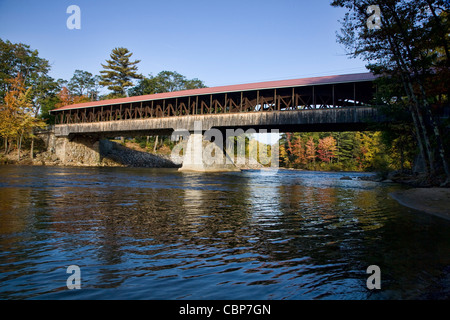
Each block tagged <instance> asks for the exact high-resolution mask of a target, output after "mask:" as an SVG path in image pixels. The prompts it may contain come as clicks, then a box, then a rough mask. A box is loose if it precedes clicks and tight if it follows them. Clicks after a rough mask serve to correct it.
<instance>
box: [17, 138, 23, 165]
mask: <svg viewBox="0 0 450 320" xmlns="http://www.w3.org/2000/svg"><path fill="white" fill-rule="evenodd" d="M22 137H23V133H21V134H20V138H19V141H17V161H20V150H21V148H22Z"/></svg>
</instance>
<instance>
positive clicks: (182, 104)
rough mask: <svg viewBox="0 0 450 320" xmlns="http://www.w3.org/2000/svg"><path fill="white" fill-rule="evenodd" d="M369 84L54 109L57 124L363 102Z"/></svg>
mask: <svg viewBox="0 0 450 320" xmlns="http://www.w3.org/2000/svg"><path fill="white" fill-rule="evenodd" d="M372 86H373V84H372V82H370V81H368V82H357V83H342V84H333V85H316V86H305V87H291V88H274V89H264V90H253V91H240V92H228V93H217V94H207V95H199V96H189V97H178V98H168V99H161V100H152V101H142V102H134V103H126V104H120V105H109V106H99V107H90V108H81V109H69V110H65V111H64V110H63V111H59V112H57V114H56V124H74V123H94V122H105V121H123V120H131V119H134V120H137V119H152V118H165V117H174V116H186V115H205V114H228V113H242V112H275V111H290V110H304V109H317V108H318V109H321V108H340V107H346V106H363V105H368V104H369V102H370V100H371V99H372V95H373V88H372Z"/></svg>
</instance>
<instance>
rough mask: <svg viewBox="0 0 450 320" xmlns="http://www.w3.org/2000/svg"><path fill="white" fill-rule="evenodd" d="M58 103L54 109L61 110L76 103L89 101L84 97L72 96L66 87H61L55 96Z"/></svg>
mask: <svg viewBox="0 0 450 320" xmlns="http://www.w3.org/2000/svg"><path fill="white" fill-rule="evenodd" d="M57 97H58V102H57V103H56V104H55V107H56V108H61V107H64V106H68V105H71V104H76V103H83V102H88V101H90V99H89V97H88V96H86V95H81V96H79V95H74V94H72V92H70V90H69V89H67V87H62V89H61V91H60V92H59V93H58V94H57Z"/></svg>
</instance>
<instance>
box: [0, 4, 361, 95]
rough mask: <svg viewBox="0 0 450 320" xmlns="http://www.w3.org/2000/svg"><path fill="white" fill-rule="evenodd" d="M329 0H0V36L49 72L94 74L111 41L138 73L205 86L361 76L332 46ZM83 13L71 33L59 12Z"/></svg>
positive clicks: (335, 15) (335, 12) (338, 14)
mask: <svg viewBox="0 0 450 320" xmlns="http://www.w3.org/2000/svg"><path fill="white" fill-rule="evenodd" d="M330 2H331V1H330V0H308V1H307V0H296V1H294V0H276V1H272V0H270V1H268V0H260V1H253V0H240V1H236V0H226V1H214V0H210V1H200V0H199V1H197V0H185V1H179V0H162V1H139V0H127V1H123V0H122V1H116V0H113V1H103V0H88V1H84V0H70V1H65V0H58V1H36V0H32V1H22V0H0V38H2V39H3V40H10V41H11V42H15V43H17V42H21V43H25V44H28V45H30V46H31V48H32V49H37V50H38V51H39V56H40V57H43V58H45V59H47V60H49V61H50V63H51V66H52V69H51V73H50V74H51V76H52V77H54V78H56V79H57V78H63V79H66V80H69V79H70V78H71V77H72V75H73V72H74V71H75V70H76V69H81V70H86V71H89V72H91V73H93V74H99V71H100V70H101V69H102V67H101V63H104V62H105V60H106V59H108V58H109V54H110V53H111V50H112V49H113V48H114V47H126V48H128V49H129V50H130V51H131V52H133V56H132V59H140V60H141V62H140V63H139V64H138V68H139V72H140V73H142V74H144V75H148V74H150V73H152V74H157V73H158V72H160V71H162V70H170V71H177V72H179V73H181V74H183V75H185V76H186V77H188V78H199V79H200V80H203V81H204V83H205V84H206V85H207V86H210V87H212V86H219V85H229V84H240V83H249V82H259V81H269V80H283V79H292V78H302V77H309V76H322V75H330V74H345V73H356V72H365V71H366V69H365V67H364V65H365V64H364V62H363V61H361V60H355V59H349V58H348V57H347V56H346V55H345V50H344V48H343V47H342V46H341V45H340V44H338V43H337V42H336V31H337V30H339V27H340V24H339V22H338V21H337V20H338V19H340V18H342V17H343V16H344V13H345V12H344V11H343V10H342V9H337V8H333V7H331V6H330ZM70 5H78V6H79V7H80V9H81V29H80V30H75V29H74V30H70V29H68V28H67V26H66V21H67V19H68V18H69V16H70V14H67V13H66V9H67V7H68V6H70Z"/></svg>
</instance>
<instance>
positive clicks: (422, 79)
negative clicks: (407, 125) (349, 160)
mask: <svg viewBox="0 0 450 320" xmlns="http://www.w3.org/2000/svg"><path fill="white" fill-rule="evenodd" d="M372 4H373V1H369V0H358V1H355V0H334V1H333V2H332V5H333V6H335V7H342V8H346V9H348V12H347V14H346V15H345V17H344V20H343V21H342V26H343V27H342V29H341V33H340V34H339V35H338V41H339V42H340V43H342V44H344V45H345V47H346V48H347V49H348V50H349V55H350V56H351V57H362V58H363V59H365V60H366V61H368V63H369V64H368V68H369V69H370V70H372V71H373V72H374V73H376V74H380V75H383V77H382V81H385V82H390V83H391V84H395V82H397V83H400V84H401V88H400V89H401V90H399V91H398V92H397V98H398V99H399V100H403V101H404V105H405V106H406V107H407V108H408V111H409V114H410V119H411V120H410V121H411V122H412V124H413V126H414V132H415V135H416V140H417V145H418V147H419V151H420V154H421V155H422V158H423V160H424V161H425V163H426V173H427V174H428V176H429V177H430V178H434V177H436V176H437V175H438V174H439V171H441V172H443V174H444V175H445V177H446V178H445V179H446V181H445V183H449V182H450V171H449V168H448V164H447V163H448V161H447V157H448V154H447V153H446V150H445V146H444V143H443V138H442V135H441V128H439V126H438V124H437V121H436V118H435V115H434V114H433V106H436V104H437V102H438V101H442V100H444V101H445V102H446V104H448V98H449V96H448V94H449V89H448V88H449V87H450V83H449V81H450V80H449V66H450V65H449V61H448V60H449V47H450V38H449V37H448V35H449V33H450V32H449V30H450V29H449V28H450V21H449V19H448V18H447V17H448V13H449V2H448V1H445V0H415V1H412V0H380V1H377V6H378V8H379V9H380V11H381V28H379V29H373V28H368V22H370V19H371V15H373V11H371V10H369V11H368V8H369V6H371V5H372ZM436 81H437V82H442V83H444V84H445V85H444V86H442V89H441V90H439V91H436V89H437V87H439V86H433V85H432V84H433V83H435V82H436Z"/></svg>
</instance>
